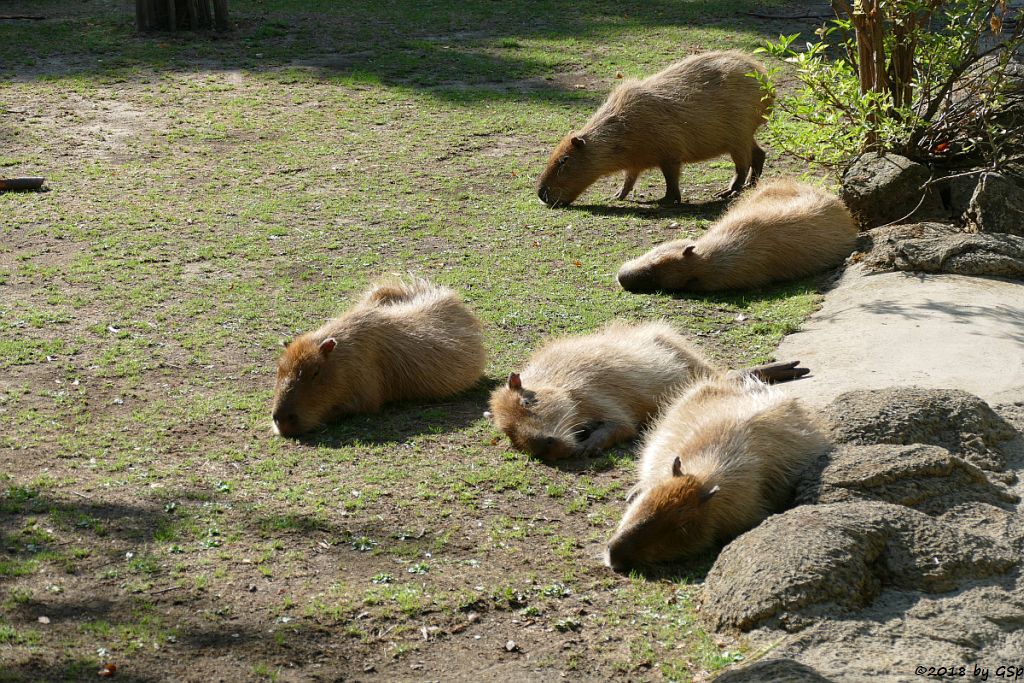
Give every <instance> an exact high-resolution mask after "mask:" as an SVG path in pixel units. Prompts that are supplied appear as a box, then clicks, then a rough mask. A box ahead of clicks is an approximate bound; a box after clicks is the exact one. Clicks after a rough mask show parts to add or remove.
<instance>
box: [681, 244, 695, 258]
mask: <svg viewBox="0 0 1024 683" xmlns="http://www.w3.org/2000/svg"><path fill="white" fill-rule="evenodd" d="M694 249H695V246H694V245H692V244H688V245H686V248H685V249H683V256H689V255H690V254H692V253H693V250H694Z"/></svg>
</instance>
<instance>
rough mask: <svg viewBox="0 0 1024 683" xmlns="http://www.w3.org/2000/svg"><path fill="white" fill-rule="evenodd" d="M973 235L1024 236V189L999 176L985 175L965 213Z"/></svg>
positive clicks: (981, 178) (979, 180)
mask: <svg viewBox="0 0 1024 683" xmlns="http://www.w3.org/2000/svg"><path fill="white" fill-rule="evenodd" d="M964 217H965V219H966V224H967V229H968V231H970V232H984V233H993V232H995V233H1010V234H1013V235H1021V236H1024V189H1021V187H1020V186H1019V185H1017V183H1015V182H1014V181H1013V180H1011V179H1009V178H1007V177H1006V176H1004V175H1002V174H999V173H983V174H981V177H980V178H979V179H978V184H977V185H976V186H975V188H974V194H973V195H972V196H971V200H970V204H969V205H968V207H967V212H966V214H965V216H964Z"/></svg>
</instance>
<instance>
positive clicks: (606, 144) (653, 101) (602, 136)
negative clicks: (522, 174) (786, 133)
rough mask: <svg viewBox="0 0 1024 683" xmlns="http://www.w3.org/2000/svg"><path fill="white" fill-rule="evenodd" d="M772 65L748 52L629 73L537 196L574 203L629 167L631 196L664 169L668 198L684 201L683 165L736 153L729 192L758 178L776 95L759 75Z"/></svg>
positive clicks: (573, 139) (555, 163)
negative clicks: (763, 129)
mask: <svg viewBox="0 0 1024 683" xmlns="http://www.w3.org/2000/svg"><path fill="white" fill-rule="evenodd" d="M755 71H756V72H759V73H761V74H763V73H765V70H764V67H763V66H761V65H760V64H758V63H757V62H756V61H754V60H753V59H751V58H750V57H748V56H747V55H745V54H743V53H740V52H706V53H704V54H699V55H693V56H691V57H687V58H686V59H684V60H682V61H681V62H677V63H675V64H673V65H672V66H670V67H668V68H667V69H665V70H663V71H661V72H659V73H656V74H654V75H653V76H650V77H649V78H646V79H644V80H642V81H636V80H629V81H626V82H624V83H623V84H622V85H620V86H619V87H618V88H616V89H615V90H614V91H612V93H611V94H610V95H609V96H608V99H607V100H606V101H605V103H604V104H603V105H601V108H600V109H598V110H597V112H596V113H595V114H594V115H593V116H592V117H591V118H590V120H589V121H587V123H586V124H585V125H584V126H583V128H581V129H580V130H579V131H577V132H574V133H570V134H569V135H567V136H565V138H564V139H563V140H562V141H561V142H560V143H559V144H558V146H557V147H556V148H555V151H554V152H552V154H551V157H550V158H549V159H548V165H547V168H546V169H545V170H544V173H543V174H542V175H541V176H540V179H539V180H538V181H537V195H538V196H539V197H540V198H541V200H542V201H544V203H546V204H549V205H551V206H564V205H566V204H570V203H571V202H572V201H573V200H575V199H576V198H577V197H578V196H579V195H580V194H582V193H583V191H584V190H586V189H587V188H588V187H590V186H591V185H592V184H593V183H594V182H595V181H597V180H598V179H599V178H601V177H603V176H606V175H610V174H612V173H616V172H618V171H625V172H626V177H625V180H624V182H623V185H622V189H621V190H620V191H619V194H618V198H619V199H625V198H626V196H627V195H628V194H629V192H630V191H631V190H632V189H633V184H634V183H635V182H636V179H637V177H639V175H640V173H641V172H643V171H644V170H646V169H649V168H660V169H661V171H662V173H663V174H664V176H665V185H666V191H665V198H664V200H663V201H668V202H679V201H680V194H679V167H680V166H681V165H682V164H683V163H692V162H697V161H704V160H707V159H713V158H714V157H717V156H719V155H722V154H729V155H730V156H731V157H732V160H733V162H734V164H735V166H736V176H735V177H734V178H733V182H732V183H731V185H730V187H729V190H728V191H727V192H726V193H723V194H728V193H735V192H738V191H739V190H740V189H741V188H742V187H743V185H744V183H745V182H747V178H748V171H749V177H750V183H751V184H753V183H755V182H757V178H758V176H759V175H760V174H761V168H762V167H763V165H764V151H762V150H761V148H760V147H759V146H758V145H757V143H756V142H755V141H754V132H755V131H756V130H757V129H758V128H759V127H760V126H761V124H763V123H764V122H765V116H766V113H767V111H768V108H769V107H770V106H771V97H770V96H769V95H767V94H766V93H765V91H764V90H763V88H762V87H761V84H760V83H759V82H758V81H757V79H755V78H753V77H752V76H750V75H748V74H751V73H753V72H755Z"/></svg>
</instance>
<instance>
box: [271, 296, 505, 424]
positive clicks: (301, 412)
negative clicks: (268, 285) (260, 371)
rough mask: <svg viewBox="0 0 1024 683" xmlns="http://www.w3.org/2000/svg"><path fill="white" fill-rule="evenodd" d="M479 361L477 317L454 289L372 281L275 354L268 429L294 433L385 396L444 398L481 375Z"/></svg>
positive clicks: (373, 406) (370, 406)
mask: <svg viewBox="0 0 1024 683" xmlns="http://www.w3.org/2000/svg"><path fill="white" fill-rule="evenodd" d="M331 340H334V341H333V343H332V342H331ZM484 361H485V352H484V347H483V333H482V328H481V324H480V321H479V320H478V319H477V317H476V316H475V315H474V314H473V312H472V311H470V310H469V308H467V307H466V305H465V304H464V303H463V302H462V301H461V299H459V296H458V295H457V294H456V293H455V292H453V291H451V290H450V289H446V288H444V287H438V286H436V285H433V284H431V283H430V282H428V281H426V280H420V279H413V280H411V281H409V282H406V281H402V280H399V279H390V280H384V281H381V282H378V283H376V284H374V285H373V286H371V288H370V289H369V290H368V291H367V292H366V294H365V295H364V296H363V297H362V299H361V300H360V301H359V302H358V303H357V304H356V305H355V306H353V307H352V308H351V309H350V310H349V311H347V312H345V313H344V314H343V315H341V316H340V317H338V318H335V319H333V320H330V321H328V322H327V323H326V324H324V325H323V326H322V327H320V328H319V329H317V330H314V331H312V332H306V333H305V334H302V335H300V336H298V337H296V338H295V339H294V340H293V341H292V342H291V343H290V344H288V346H287V348H286V349H285V351H284V353H283V354H281V358H280V360H279V361H278V367H277V385H276V387H275V389H274V404H273V408H272V413H273V418H274V427H275V431H276V432H277V433H279V434H281V435H282V436H293V435H297V434H301V433H303V432H306V431H309V430H310V429H313V428H315V427H318V426H321V425H323V424H325V423H326V422H328V421H330V420H332V419H334V418H337V417H339V416H341V415H344V414H348V413H369V412H376V411H378V410H380V408H381V406H382V405H383V404H384V403H386V402H388V401H394V400H399V399H412V398H420V399H425V398H440V397H444V396H450V395H452V394H455V393H458V392H460V391H463V390H465V389H468V388H469V387H471V386H473V385H474V384H475V383H476V382H477V381H478V380H479V379H480V376H481V375H482V374H483V368H484Z"/></svg>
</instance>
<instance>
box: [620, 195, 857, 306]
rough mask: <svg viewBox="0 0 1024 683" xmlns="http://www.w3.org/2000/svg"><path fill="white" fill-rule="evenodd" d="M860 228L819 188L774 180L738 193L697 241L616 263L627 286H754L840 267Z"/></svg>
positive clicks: (711, 288) (671, 244)
mask: <svg viewBox="0 0 1024 683" xmlns="http://www.w3.org/2000/svg"><path fill="white" fill-rule="evenodd" d="M856 239H857V226H856V224H855V223H854V221H853V217H852V216H851V215H850V212H849V210H848V209H847V208H846V205H845V204H843V202H842V201H840V200H839V198H837V197H835V196H834V195H832V194H830V193H828V192H826V191H825V190H822V189H821V188H818V187H814V186H812V185H807V184H805V183H798V182H794V181H792V180H773V181H771V182H766V183H763V184H762V185H760V186H759V187H758V188H757V189H756V190H754V191H753V192H751V193H750V194H747V195H745V196H744V197H743V198H742V199H740V200H739V201H738V202H737V203H736V204H735V205H734V206H733V207H732V208H731V209H729V211H728V212H727V213H726V214H725V215H724V216H723V217H722V218H721V220H719V221H718V222H717V223H715V224H714V225H712V226H711V228H709V229H708V231H707V232H706V233H705V234H704V235H703V236H702V237H700V238H699V239H697V240H696V241H694V240H675V241H672V242H666V243H665V244H661V245H658V246H657V247H655V248H654V249H652V250H650V251H649V252H647V253H646V254H644V255H643V256H640V257H639V258H636V259H633V260H632V261H628V262H626V263H625V264H623V265H622V267H621V268H620V269H619V274H618V280H619V284H621V285H622V287H623V288H624V289H626V290H628V291H631V292H653V291H656V290H665V291H696V292H709V291H715V290H722V289H745V288H748V287H759V286H761V285H765V284H768V283H770V282H778V281H783V280H793V279H796V278H800V277H804V276H806V275H811V274H813V273H817V272H821V271H823V270H825V269H827V268H831V267H833V266H836V265H838V264H839V263H841V262H842V261H843V259H844V258H846V257H847V256H849V255H850V253H851V252H852V251H853V249H854V246H855V243H856Z"/></svg>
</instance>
